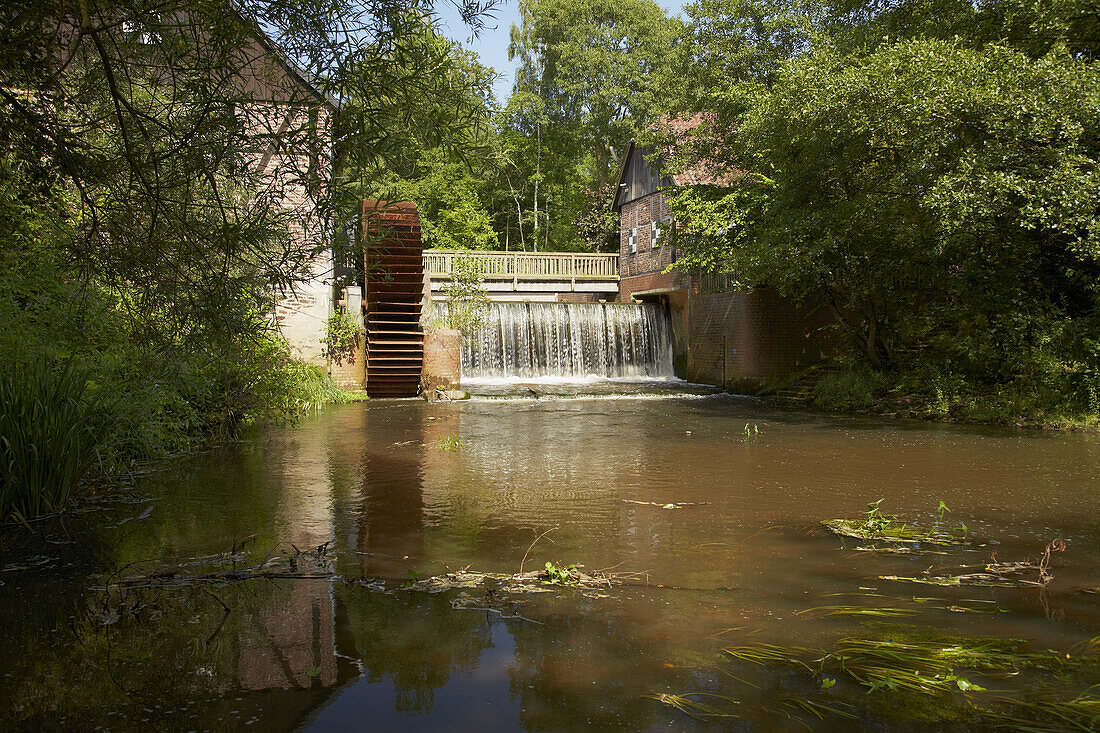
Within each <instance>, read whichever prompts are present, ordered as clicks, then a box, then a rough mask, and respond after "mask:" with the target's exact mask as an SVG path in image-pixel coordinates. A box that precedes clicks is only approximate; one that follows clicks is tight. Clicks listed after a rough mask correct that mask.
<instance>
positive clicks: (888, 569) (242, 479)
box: [0, 391, 1100, 731]
mask: <svg viewBox="0 0 1100 733" xmlns="http://www.w3.org/2000/svg"><path fill="white" fill-rule="evenodd" d="M609 395H610V396H609ZM496 397H500V395H496ZM746 425H748V426H750V429H749V431H748V432H746ZM753 426H755V427H756V430H753V429H752V427H753ZM451 436H457V437H459V438H460V440H461V442H460V444H459V448H458V449H457V450H444V449H443V445H445V443H446V441H444V440H443V439H446V438H449V437H451ZM441 441H442V442H441ZM136 489H137V493H136V494H135V498H134V499H133V503H120V502H115V503H110V504H108V505H106V506H105V507H104V508H100V509H97V510H95V511H89V512H88V513H85V514H79V515H77V516H75V517H72V518H70V519H69V520H68V521H67V522H66V523H64V525H63V526H58V525H56V524H48V525H42V526H40V527H39V528H38V530H37V531H36V532H35V533H33V534H31V533H26V532H16V531H10V530H9V531H6V532H4V533H3V534H0V543H2V544H0V548H2V552H3V555H2V560H0V613H2V614H3V618H4V619H5V633H4V634H3V635H2V637H0V659H3V660H4V661H3V662H0V721H2V722H3V724H4V727H5V729H33V730H40V729H82V730H91V729H95V728H97V727H99V726H102V727H103V728H105V729H112V730H131V729H132V730H149V729H171V730H209V729H216V730H229V729H231V730H237V729H240V730H273V731H289V730H325V731H327V730H352V729H356V730H358V729H362V728H363V727H364V726H365V725H366V726H368V727H370V728H371V729H378V730H447V731H451V730H469V731H481V730H547V731H561V730H629V731H635V730H668V729H672V730H683V729H695V728H702V729H710V728H714V729H724V728H734V729H738V730H769V731H770V730H805V727H804V725H803V724H802V723H799V722H797V720H796V719H795V718H800V716H798V715H793V714H791V713H790V711H789V709H788V708H785V707H784V706H783V705H784V703H783V701H784V700H786V699H787V698H788V697H789V696H791V695H792V694H806V695H812V696H817V697H814V698H813V699H819V700H824V701H827V702H832V703H834V704H835V703H850V704H852V705H860V706H866V705H868V704H871V703H869V702H868V701H878V702H876V703H875V704H876V705H878V706H879V708H881V709H879V708H876V712H874V713H873V714H871V715H870V716H869V717H868V716H864V717H861V718H860V720H859V722H858V723H853V722H852V721H849V720H846V719H843V718H834V717H827V718H826V719H825V720H817V719H815V718H807V717H806V716H805V715H802V716H801V718H800V719H802V720H804V721H805V722H806V725H809V726H810V727H812V728H813V729H821V730H851V729H853V728H877V729H881V730H965V729H968V725H967V722H966V721H965V720H962V721H959V720H942V719H939V718H938V717H936V716H938V715H940V714H941V711H940V710H939V709H938V708H936V707H935V706H932V705H928V704H925V706H924V707H919V706H917V707H914V703H913V702H912V701H911V700H910V699H909V698H906V697H904V696H900V695H894V694H892V693H886V692H879V693H874V694H873V695H866V694H864V691H863V690H861V689H858V688H856V689H851V688H846V687H845V686H844V685H843V684H838V685H837V686H836V688H834V689H832V690H830V691H828V692H822V691H821V690H820V689H817V688H812V689H811V688H807V687H806V686H805V683H804V680H803V677H802V676H800V673H799V672H798V671H797V670H792V669H785V668H777V669H770V668H765V667H759V668H758V667H755V666H752V665H747V666H742V667H736V666H729V665H723V664H719V663H718V661H719V658H720V657H719V655H720V653H721V651H722V649H724V648H728V647H730V646H736V645H744V644H751V643H755V642H769V643H776V644H792V643H793V644H799V645H802V646H807V647H823V648H827V647H829V645H831V644H833V643H835V641H836V640H837V639H839V638H842V637H844V636H851V635H867V634H893V633H895V632H894V631H892V629H918V630H921V631H923V632H932V631H935V632H937V633H950V634H962V635H967V636H985V635H995V636H998V637H1001V638H1015V639H1022V640H1025V642H1026V648H1027V649H1029V650H1045V649H1057V650H1069V649H1071V648H1072V647H1073V645H1074V644H1077V643H1079V642H1081V641H1083V640H1086V639H1089V638H1091V637H1093V636H1096V635H1098V634H1100V613H1098V608H1097V603H1096V598H1097V596H1096V595H1091V594H1090V593H1087V592H1084V591H1086V590H1088V589H1095V588H1097V587H1098V586H1100V574H1098V573H1097V570H1096V569H1097V567H1098V561H1100V528H1098V527H1097V524H1096V520H1095V518H1096V517H1097V516H1100V440H1098V439H1097V436H1094V435H1080V434H1040V433H1030V432H1020V431H1007V430H985V429H966V428H958V427H948V426H937V425H928V424H919V423H918V424H909V423H896V422H888V421H879V420H869V419H849V418H830V417H821V416H814V415H806V414H798V413H790V412H782V411H777V410H773V409H770V408H768V407H766V406H764V405H762V404H761V403H759V402H757V401H755V400H750V399H743V398H734V397H729V396H723V395H706V394H691V395H684V396H680V395H677V394H676V393H675V392H672V391H668V392H666V393H664V394H658V395H651V396H648V397H642V396H635V397H625V396H623V395H621V394H619V395H613V394H612V393H608V394H605V395H593V396H588V397H582V398H573V399H568V398H566V396H565V395H559V396H557V397H555V398H553V399H542V398H540V399H516V398H513V399H510V400H504V401H501V400H500V399H490V398H486V399H474V400H471V401H469V402H465V403H450V404H443V403H437V404H427V403H424V402H419V401H413V400H408V401H393V402H381V401H379V402H373V403H367V404H360V405H345V406H338V407H333V408H330V409H327V410H325V411H323V412H321V413H319V414H318V415H316V416H314V417H310V418H307V419H306V420H304V421H303V422H302V424H301V425H300V426H298V427H296V428H290V427H288V428H279V429H272V430H269V431H267V432H266V433H263V434H261V435H258V436H256V438H255V440H254V441H253V442H250V443H247V444H244V445H240V446H236V447H231V448H226V449H222V450H218V451H213V452H210V453H207V454H203V455H201V456H196V457H194V458H192V459H189V460H186V461H181V462H179V463H178V464H176V465H174V466H172V467H171V469H170V470H167V471H164V472H161V473H157V474H153V475H150V476H146V477H144V478H142V479H140V480H139V482H138V485H137V487H136ZM143 497H144V498H143ZM879 498H882V499H884V501H883V504H882V506H883V509H884V510H887V511H889V512H891V513H897V514H903V515H906V516H909V517H914V518H920V519H923V520H924V521H933V520H934V516H935V510H936V507H937V503H938V502H939V501H940V500H943V501H944V502H945V503H946V504H947V505H948V506H949V507H950V509H951V513H950V514H949V515H948V516H949V521H951V522H965V523H966V525H967V526H968V527H969V529H970V533H971V535H972V536H973V537H974V538H975V541H976V542H979V543H981V544H984V545H985V546H984V547H982V548H980V549H979V550H977V551H975V552H974V553H972V556H973V557H974V558H976V561H978V562H981V561H982V560H984V559H985V558H986V557H987V556H988V554H989V553H990V552H997V553H998V555H999V557H1000V558H1001V559H1003V560H1012V559H1023V558H1025V557H1028V556H1035V555H1036V554H1037V553H1038V552H1039V551H1041V549H1042V548H1043V547H1044V546H1045V544H1046V543H1047V542H1048V541H1049V540H1050V539H1052V538H1054V537H1063V538H1065V539H1067V540H1068V542H1069V549H1068V550H1067V552H1065V553H1063V554H1062V555H1059V556H1057V557H1056V558H1055V565H1054V568H1053V572H1054V574H1055V576H1056V579H1055V581H1054V582H1053V583H1052V584H1051V585H1050V586H1048V588H1047V589H1046V590H1045V591H1042V592H1040V591H1039V590H1035V589H1014V588H976V589H975V588H970V589H950V588H935V587H928V586H914V585H911V584H905V583H894V582H889V581H883V580H880V579H879V576H882V575H916V574H919V573H921V572H922V571H923V570H924V569H925V568H926V567H929V566H939V565H943V566H946V565H950V564H952V563H954V562H957V561H958V559H957V558H952V557H940V556H935V555H932V556H920V557H910V556H890V555H880V554H873V553H867V552H856V551H855V547H856V546H857V545H858V544H859V543H858V542H854V541H846V540H841V539H839V538H836V537H833V536H831V535H828V534H825V533H823V532H821V531H820V530H819V529H816V526H817V523H818V522H819V521H820V520H822V519H825V518H830V517H845V516H847V517H851V516H857V515H858V514H859V513H860V512H861V511H863V510H864V509H865V507H866V504H867V503H868V502H869V501H873V500H876V499H879ZM635 501H640V502H654V503H655V504H658V505H664V504H666V503H668V502H681V503H689V502H690V503H692V504H691V505H688V506H684V507H683V508H680V509H664V508H662V506H654V505H651V504H637V503H632V502H635ZM551 528H555V529H553V531H551V532H550V533H549V534H548V535H546V537H545V538H544V539H542V540H541V541H539V542H538V543H537V544H536V545H535V546H534V547H533V548H531V549H530V552H529V555H528V559H527V561H526V566H527V568H528V569H531V568H533V567H539V566H541V565H542V564H543V563H545V562H546V561H554V562H557V563H583V564H584V565H585V566H586V567H587V568H589V569H598V568H615V570H616V572H626V571H630V572H634V573H639V574H640V575H637V576H635V580H634V581H632V582H631V584H629V585H625V586H623V587H614V588H609V589H605V590H603V591H601V592H600V593H598V594H593V595H582V594H580V593H578V592H574V591H570V590H568V589H565V590H561V589H558V590H555V591H554V592H551V593H546V594H539V595H537V596H533V597H531V598H520V599H517V603H516V604H514V605H507V606H496V607H495V608H496V610H484V609H488V608H493V607H494V606H493V604H492V603H491V600H492V599H491V598H489V597H488V593H489V592H488V591H483V590H480V589H479V590H477V591H475V592H473V593H472V594H470V598H469V599H467V600H468V601H472V604H473V605H474V606H476V607H477V608H481V609H483V610H477V608H475V609H471V608H455V607H454V606H455V605H456V594H455V593H454V592H452V593H442V594H438V595H430V594H424V593H411V592H408V591H402V590H400V589H399V586H400V585H401V584H402V582H404V581H405V580H407V579H409V578H410V577H413V576H412V575H411V574H416V575H417V576H418V577H425V576H429V575H433V574H438V573H441V572H445V571H447V570H448V569H459V568H463V567H466V566H471V568H472V569H475V570H482V571H498V572H508V573H511V572H515V571H517V570H518V569H519V565H520V562H521V559H522V558H523V556H524V554H525V552H527V551H528V549H529V547H530V545H531V543H532V541H533V540H534V539H535V538H536V537H537V536H539V535H540V534H541V533H543V532H545V531H546V530H548V529H551ZM250 537H251V539H247V538H250ZM241 541H243V542H244V544H245V545H246V546H247V547H249V548H250V549H251V552H252V553H253V559H252V561H253V562H255V561H258V560H260V559H263V558H264V557H265V556H268V555H269V554H273V555H284V556H285V555H287V554H288V553H289V554H292V553H293V549H292V547H291V546H292V545H293V546H296V547H297V548H300V549H303V550H305V549H306V548H311V547H316V546H317V545H321V544H322V543H329V544H328V549H329V551H331V552H332V553H333V554H334V556H335V557H336V570H337V572H338V574H339V576H340V578H342V579H346V581H348V582H345V580H336V581H333V580H327V579H312V580H294V579H280V578H269V579H253V580H249V581H238V582H221V583H215V584H210V585H185V586H180V587H169V588H158V589H151V590H148V589H147V590H122V589H119V588H117V587H115V586H110V585H109V584H110V583H111V582H112V581H113V580H115V579H117V578H118V577H120V576H126V575H128V574H133V573H135V572H145V573H147V572H149V571H151V570H153V569H156V568H162V567H165V566H178V565H180V564H182V563H185V562H187V561H188V560H189V559H190V558H195V557H198V556H203V555H209V554H211V553H217V552H222V551H225V550H228V549H230V547H231V546H232V545H233V544H234V543H235V542H241ZM362 578H368V579H373V578H384V579H387V581H386V587H388V588H389V591H390V592H378V591H372V590H370V589H368V588H365V587H363V586H362V585H360V584H359V583H358V582H356V581H358V580H359V579H362ZM104 587H111V588H112V589H111V590H110V591H109V592H107V591H104V590H102V588H104ZM839 604H857V605H860V604H862V605H870V606H894V607H904V608H906V609H912V610H913V611H914V615H912V616H909V617H906V618H904V619H901V620H900V621H894V620H887V621H885V622H884V621H881V620H877V619H872V620H871V621H870V622H868V621H861V620H860V619H855V618H846V617H829V616H820V615H815V614H806V613H802V612H804V611H806V610H807V609H811V608H814V607H818V606H823V605H839ZM457 605H462V603H457ZM952 606H958V607H960V608H963V607H965V608H970V609H974V608H983V607H988V608H990V609H993V610H995V611H996V612H995V613H984V614H977V613H962V612H958V611H953V610H950V608H951V607H952ZM226 608H228V609H229V610H228V611H227V610H226ZM720 668H721V669H725V672H722V671H720ZM727 673H728V674H727ZM730 675H733V677H731V676H730ZM986 684H987V686H992V687H995V688H996V689H998V690H1004V691H1006V692H1007V693H1010V694H1023V692H1022V691H1026V690H1027V689H1029V686H1031V685H1032V682H1025V681H1024V679H1023V678H1022V677H1021V679H1020V680H1016V679H1015V678H1005V679H996V680H993V682H992V683H990V682H987V683H986ZM1058 684H1061V683H1058ZM807 690H808V691H807ZM692 691H695V692H698V691H706V692H711V693H715V694H720V695H723V696H726V697H732V698H736V699H737V700H739V701H740V704H738V705H736V706H735V712H736V713H737V714H738V715H739V716H740V717H739V718H737V719H717V720H710V721H708V720H705V719H699V720H696V719H693V718H691V717H688V716H686V715H684V714H683V713H681V712H678V711H676V710H674V709H672V708H670V707H668V706H666V705H662V704H660V703H659V702H657V701H655V700H653V699H651V698H649V697H646V696H647V695H656V694H660V693H684V692H692ZM712 702H715V703H716V704H718V703H720V702H722V701H721V700H718V699H717V698H716V699H713V700H712ZM861 715H862V713H861Z"/></svg>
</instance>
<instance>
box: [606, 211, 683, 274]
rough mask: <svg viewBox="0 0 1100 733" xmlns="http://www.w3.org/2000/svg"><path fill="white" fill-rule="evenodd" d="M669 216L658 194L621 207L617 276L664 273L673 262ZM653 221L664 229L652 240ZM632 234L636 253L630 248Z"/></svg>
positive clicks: (673, 254)
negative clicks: (633, 234) (632, 231)
mask: <svg viewBox="0 0 1100 733" xmlns="http://www.w3.org/2000/svg"><path fill="white" fill-rule="evenodd" d="M671 221H672V215H671V212H670V211H669V208H668V202H667V201H665V198H664V196H663V195H662V194H661V193H660V192H659V191H658V192H657V193H652V194H649V195H647V196H643V197H641V198H640V199H637V200H635V201H631V202H629V203H627V204H624V205H623V207H622V211H621V212H620V219H619V276H620V277H635V276H638V275H645V274H651V273H658V272H661V271H662V270H664V269H665V268H666V267H668V266H669V265H671V264H672V263H673V262H674V261H675V252H674V251H673V248H672V246H671V245H670V244H669V241H670V240H669V227H670V226H671ZM653 222H657V223H658V224H659V225H662V226H663V227H664V230H663V233H662V234H661V235H660V237H659V238H658V239H657V240H656V241H654V239H653V227H652V224H653ZM632 229H633V230H634V232H635V248H634V250H635V251H633V252H632V251H631V248H630V232H631V230H632Z"/></svg>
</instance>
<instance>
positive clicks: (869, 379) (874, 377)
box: [813, 367, 886, 410]
mask: <svg viewBox="0 0 1100 733" xmlns="http://www.w3.org/2000/svg"><path fill="white" fill-rule="evenodd" d="M885 390H886V379H885V378H884V377H883V376H882V374H880V373H879V372H875V371H872V370H870V369H868V368H866V367H857V368H855V369H850V370H848V371H844V372H834V373H829V374H825V375H824V376H822V377H821V379H820V380H819V381H818V383H817V384H816V385H815V386H814V395H813V403H814V405H816V406H817V407H820V408H822V409H826V410H860V409H865V408H868V407H870V406H871V405H872V404H874V402H875V397H877V396H879V395H881V394H883V393H884V392H885Z"/></svg>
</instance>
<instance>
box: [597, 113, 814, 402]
mask: <svg viewBox="0 0 1100 733" xmlns="http://www.w3.org/2000/svg"><path fill="white" fill-rule="evenodd" d="M703 119H704V118H703V116H702V115H696V116H694V117H690V118H681V119H676V118H673V119H671V120H666V121H665V122H664V123H663V124H664V125H667V126H668V128H669V131H670V132H671V133H672V135H673V138H674V139H676V138H681V137H682V136H683V135H685V134H686V133H687V132H688V131H689V130H691V129H694V128H696V127H698V126H699V125H700V124H701V123H702V122H703ZM660 157H661V156H660V155H657V154H655V153H654V151H650V150H645V149H643V148H640V147H637V146H636V145H634V144H633V143H631V144H630V146H629V147H628V148H627V150H626V153H625V155H624V156H623V161H622V165H621V166H620V169H619V180H618V188H617V189H616V193H615V198H614V201H613V203H612V207H613V209H614V210H615V211H617V212H619V214H620V217H621V218H620V244H619V293H620V297H621V298H622V299H623V300H627V301H629V300H641V301H649V302H658V303H663V304H665V306H666V307H667V308H668V310H669V315H670V318H671V321H672V331H673V364H674V366H675V370H676V375H677V376H678V377H682V378H684V379H687V380H688V381H691V382H698V383H702V384H714V385H718V386H722V387H726V388H731V389H738V390H745V391H755V390H757V389H759V388H760V387H762V386H763V385H764V384H766V383H767V382H769V381H771V380H773V379H776V378H779V377H782V376H784V375H786V374H789V373H790V372H792V371H794V370H796V369H798V368H800V367H801V366H803V365H804V364H807V363H809V362H812V361H815V360H817V359H819V358H820V356H821V349H820V344H821V339H820V338H819V337H818V330H819V327H820V325H821V324H822V323H823V322H824V321H823V318H822V317H821V314H819V313H817V312H816V311H813V310H812V309H811V310H808V309H805V308H798V307H796V306H795V305H794V304H793V303H791V302H790V301H787V300H785V299H783V298H780V297H778V296H777V295H776V294H775V293H774V292H771V291H761V290H757V291H753V292H743V291H736V290H732V289H730V288H729V287H728V284H727V282H726V278H724V277H722V276H720V275H712V274H709V273H690V274H689V273H684V272H681V271H679V270H677V269H675V268H674V267H673V266H674V265H675V263H676V248H675V247H674V246H673V245H672V244H671V242H670V241H669V240H670V237H669V234H670V232H671V231H672V227H673V225H674V223H673V220H672V216H671V212H670V211H669V207H668V202H667V201H666V199H665V193H666V192H667V191H668V190H669V189H671V188H672V187H674V186H684V185H694V184H704V183H706V184H715V185H720V186H723V185H724V186H729V185H733V184H734V182H735V180H736V176H734V175H732V174H731V173H730V172H728V171H722V170H720V169H719V168H718V167H717V166H714V165H710V164H706V163H700V164H698V165H696V166H694V167H691V168H688V169H687V170H685V171H683V172H681V173H675V174H669V173H665V172H664V171H662V170H661V162H660Z"/></svg>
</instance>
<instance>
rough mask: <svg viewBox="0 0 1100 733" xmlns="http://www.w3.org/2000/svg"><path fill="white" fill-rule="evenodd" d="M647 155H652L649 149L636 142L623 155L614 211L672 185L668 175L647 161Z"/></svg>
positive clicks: (613, 203)
mask: <svg viewBox="0 0 1100 733" xmlns="http://www.w3.org/2000/svg"><path fill="white" fill-rule="evenodd" d="M647 155H651V152H650V151H649V150H643V149H642V148H639V147H637V146H635V145H634V143H630V146H629V147H627V149H626V155H624V156H623V165H622V168H621V169H620V171H619V182H618V187H617V188H616V190H615V199H614V201H613V202H612V204H611V208H612V209H613V210H614V211H620V210H621V209H622V207H623V206H624V205H625V204H628V203H630V202H631V201H635V200H637V199H640V198H642V197H643V196H648V195H649V194H651V193H655V192H656V191H658V190H659V189H661V188H663V187H666V186H668V185H670V183H671V181H670V180H669V179H668V177H667V176H661V175H660V171H659V170H658V171H654V170H653V169H652V168H651V167H650V166H649V164H647V163H646V160H645V157H646V156H647Z"/></svg>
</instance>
